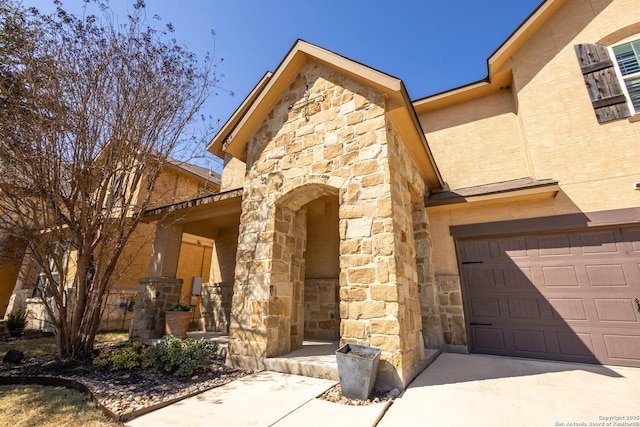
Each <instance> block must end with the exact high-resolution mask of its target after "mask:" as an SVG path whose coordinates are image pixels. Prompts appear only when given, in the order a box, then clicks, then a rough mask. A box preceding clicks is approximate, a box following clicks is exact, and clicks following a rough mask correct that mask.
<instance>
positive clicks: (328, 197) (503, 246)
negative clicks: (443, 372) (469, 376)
mask: <svg viewBox="0 0 640 427" xmlns="http://www.w3.org/2000/svg"><path fill="white" fill-rule="evenodd" d="M637 6H638V5H637V3H636V1H633V0H547V1H545V2H543V3H542V4H541V5H540V6H539V8H538V9H537V10H536V11H535V12H533V14H532V15H531V16H530V17H529V18H528V19H527V20H526V21H525V22H524V23H523V24H522V25H521V26H520V27H519V28H518V29H516V31H515V32H514V33H513V34H512V35H511V36H510V37H509V38H508V39H507V40H506V41H505V42H504V43H503V44H502V45H501V46H500V47H498V49H497V50H496V51H495V53H494V54H493V55H491V57H490V58H489V59H488V73H489V74H488V77H487V78H486V79H485V80H483V81H480V82H477V83H472V84H470V85H467V86H464V87H461V88H457V89H453V90H451V91H448V92H445V93H441V94H437V95H433V96H429V97H426V98H422V99H418V100H416V101H411V99H410V97H409V95H408V93H407V91H406V89H405V87H404V85H403V83H402V81H401V80H399V79H397V78H395V77H392V76H389V75H387V74H384V73H383V72H380V71H377V70H374V69H371V68H369V67H367V66H365V65H362V64H359V63H357V62H355V61H352V60H350V59H348V58H345V57H342V56H340V55H337V54H335V53H332V52H329V51H327V50H324V49H322V48H320V47H317V46H314V45H311V44H309V43H306V42H304V41H298V42H296V43H295V44H294V46H293V47H292V49H291V50H290V51H289V53H288V54H287V55H286V57H285V58H284V59H283V61H282V63H281V64H280V65H279V66H278V68H277V69H276V70H275V71H274V72H273V73H269V74H267V75H265V77H264V78H263V79H262V80H261V81H260V82H259V83H258V85H257V86H256V88H255V89H254V90H253V91H252V93H251V94H250V95H249V96H248V97H247V99H246V100H245V101H244V102H243V103H242V104H241V106H240V107H239V108H238V110H237V111H236V113H235V114H234V115H233V116H232V117H231V119H229V121H228V122H227V123H226V124H225V126H224V127H223V128H222V130H221V131H220V132H219V134H218V135H217V136H216V137H215V138H214V139H213V141H212V142H211V144H210V145H209V147H208V149H209V151H210V152H212V153H213V154H216V155H218V156H220V157H222V158H224V160H225V163H224V169H223V172H222V185H221V193H219V194H214V195H211V196H208V197H205V198H202V199H200V200H194V201H191V202H189V203H187V204H185V203H183V204H175V205H172V206H165V207H163V208H160V209H155V210H151V211H148V212H147V213H146V214H145V215H146V220H147V221H150V222H153V221H160V222H159V224H160V225H159V226H158V230H159V231H158V233H157V235H156V244H155V247H154V254H153V259H154V263H153V266H152V268H151V270H150V277H149V278H147V279H146V282H145V284H144V285H141V291H140V292H141V295H146V297H145V299H144V301H146V302H145V303H144V304H143V303H141V305H140V307H139V308H140V312H139V313H138V314H139V317H138V320H139V322H134V325H133V326H132V330H131V334H132V336H133V337H134V338H136V337H137V338H146V337H151V336H154V334H155V335H156V336H157V334H158V331H159V322H156V323H154V325H155V327H156V329H155V330H153V328H149V327H148V326H149V325H150V324H151V323H149V322H147V323H146V324H145V321H146V320H145V316H150V315H151V314H150V313H153V312H154V310H155V313H156V314H155V315H156V321H158V319H159V317H158V316H157V314H158V313H160V311H161V309H162V308H163V306H162V304H165V303H167V302H168V301H170V300H173V299H175V298H176V296H175V293H174V295H169V294H170V293H171V292H172V291H171V290H170V289H171V286H177V288H178V289H180V286H181V285H180V281H179V280H178V281H176V280H175V279H171V278H172V277H176V270H177V265H178V263H179V256H178V251H177V247H176V246H175V245H174V244H172V243H171V241H172V239H173V241H174V242H176V241H179V237H180V236H181V235H182V234H183V233H188V234H190V235H195V236H202V237H203V238H207V239H211V241H212V242H213V245H214V247H213V252H212V258H211V268H210V271H209V277H208V278H207V277H205V278H204V279H203V281H204V282H205V283H204V284H203V290H202V293H203V306H202V321H203V322H204V323H205V324H206V326H207V328H208V329H217V330H226V329H228V331H229V338H230V341H229V359H228V363H231V364H233V365H235V366H241V367H251V368H261V367H263V366H264V365H263V361H264V358H268V357H272V356H277V355H281V354H285V353H288V352H290V351H292V350H295V349H297V348H300V347H301V346H302V345H303V339H305V338H306V339H308V338H317V339H335V340H337V339H339V340H340V342H341V343H342V344H344V343H358V344H364V345H370V346H374V347H378V348H380V349H382V360H381V364H380V371H379V374H378V384H377V387H378V388H383V389H384V388H392V387H404V386H406V385H407V384H408V383H409V381H411V379H412V378H413V377H414V376H415V375H416V374H417V372H419V371H420V369H421V368H422V367H423V366H424V363H425V362H424V359H425V351H424V349H425V348H431V349H441V350H444V351H459V352H467V351H470V352H475V353H487V354H497V355H510V356H522V357H535V358H545V359H553V360H568V361H578V362H599V363H605V364H614V365H628V366H636V367H637V366H640V312H639V310H640V302H639V301H638V299H639V298H640V268H639V266H640V208H639V206H640V191H639V190H638V186H640V184H637V183H638V182H640V168H639V165H640V67H639V61H640V42H638V41H637V40H640V9H639V8H638V7H637ZM434 66H437V64H436V63H434ZM159 285H162V289H165V290H163V291H162V292H161V297H160V298H159V300H161V301H160V302H158V301H155V302H154V301H153V298H152V296H154V295H160V294H157V293H156V292H157V290H158V289H160V288H159V287H158V286H159ZM145 286H146V288H145ZM163 298H164V299H163ZM139 300H140V298H139ZM154 304H155V306H154ZM154 307H155V308H154ZM142 309H144V310H145V313H146V314H144V313H143V310H142ZM152 323H153V322H152Z"/></svg>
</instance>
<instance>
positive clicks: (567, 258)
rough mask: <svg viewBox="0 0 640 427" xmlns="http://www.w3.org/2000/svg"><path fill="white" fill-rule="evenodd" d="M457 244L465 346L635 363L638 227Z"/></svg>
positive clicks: (638, 360)
mask: <svg viewBox="0 0 640 427" xmlns="http://www.w3.org/2000/svg"><path fill="white" fill-rule="evenodd" d="M457 243H458V259H459V261H460V269H461V273H462V292H463V300H464V306H465V307H464V308H465V317H466V321H467V331H468V334H469V345H470V351H472V352H476V353H486V354H498V355H510V356H521V357H535V358H543V359H553V360H566V361H577V362H591V363H603V364H611V365H623V366H638V367H640V312H639V310H640V302H639V301H638V299H640V228H638V227H633V228H631V227H629V228H615V229H613V228H612V229H600V230H597V231H593V230H589V231H578V232H571V233H554V234H548V235H528V236H517V237H504V238H482V239H465V240H460V241H458V242H457Z"/></svg>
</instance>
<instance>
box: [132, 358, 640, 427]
mask: <svg viewBox="0 0 640 427" xmlns="http://www.w3.org/2000/svg"><path fill="white" fill-rule="evenodd" d="M334 384H335V381H332V380H327V379H318V378H308V377H302V376H298V375H292V374H283V373H275V372H269V371H264V372H259V373H257V374H254V375H250V376H247V377H244V378H241V379H239V380H236V381H234V382H232V383H229V384H227V385H224V386H222V387H219V388H216V389H213V390H209V391H207V392H205V393H202V394H200V395H198V396H194V397H192V398H189V399H185V400H183V401H181V402H178V403H176V404H174V405H171V406H168V407H166V408H162V409H159V410H157V411H155V412H152V413H149V414H147V415H143V416H141V417H139V418H136V419H134V420H131V421H129V422H127V423H126V425H127V426H131V427H143V426H205V425H207V426H210V425H215V426H225V427H233V426H265V427H266V426H278V427H283V426H305V427H314V426H329V425H340V426H342V425H344V426H349V427H365V426H367V427H369V426H375V425H378V426H380V427H397V426H402V427H404V426H409V427H411V426H442V425H446V426H448V427H449V426H511V425H526V426H549V427H559V426H568V425H571V424H569V423H585V424H584V425H590V424H589V423H590V422H591V423H593V424H591V425H598V424H597V423H599V422H602V423H603V424H602V425H603V426H606V425H607V422H612V423H611V424H609V425H610V426H614V425H615V424H614V423H613V421H618V422H627V423H630V424H627V425H629V426H640V419H637V418H636V419H632V418H631V419H628V420H625V419H624V418H623V419H616V418H611V419H607V418H606V417H625V416H627V417H638V416H640V369H638V368H621V367H604V366H597V365H586V364H574V363H561V362H546V361H538V360H531V359H516V358H508V357H494V356H482V355H460V354H447V353H445V354H441V355H440V356H439V357H438V358H437V359H436V360H435V362H433V363H432V364H431V365H430V366H429V367H428V368H427V369H425V370H424V371H423V372H422V373H421V374H420V375H419V376H418V377H417V378H416V379H415V380H414V381H413V382H412V383H411V384H410V386H409V387H408V388H407V390H406V391H405V392H404V393H403V395H402V396H401V397H400V398H398V399H396V400H395V401H394V402H393V404H392V405H390V406H388V404H387V403H380V404H376V405H370V406H346V405H341V404H337V403H330V402H326V401H323V400H319V399H316V397H317V396H318V395H320V394H322V393H323V392H324V391H325V390H327V389H328V388H330V387H331V386H333V385H334ZM631 423H635V424H631ZM575 425H581V424H575ZM619 425H624V424H619Z"/></svg>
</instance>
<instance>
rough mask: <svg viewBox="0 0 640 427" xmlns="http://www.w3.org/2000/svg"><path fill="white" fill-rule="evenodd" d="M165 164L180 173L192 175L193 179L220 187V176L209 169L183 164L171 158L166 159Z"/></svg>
mask: <svg viewBox="0 0 640 427" xmlns="http://www.w3.org/2000/svg"><path fill="white" fill-rule="evenodd" d="M167 164H169V165H170V166H173V167H175V168H177V169H180V170H181V171H182V172H185V173H187V174H189V175H192V176H193V177H195V178H198V179H202V180H205V181H209V182H212V183H213V184H217V185H220V174H219V173H217V172H213V171H212V170H210V169H207V168H204V167H202V166H198V165H194V164H193V163H187V162H183V161H182V160H178V159H174V158H173V157H167Z"/></svg>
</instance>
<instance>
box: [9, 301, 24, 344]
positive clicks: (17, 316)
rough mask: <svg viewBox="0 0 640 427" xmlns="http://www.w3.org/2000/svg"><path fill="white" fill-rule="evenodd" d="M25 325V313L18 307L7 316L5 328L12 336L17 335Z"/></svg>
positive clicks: (20, 333)
mask: <svg viewBox="0 0 640 427" xmlns="http://www.w3.org/2000/svg"><path fill="white" fill-rule="evenodd" d="M25 326H27V313H26V312H25V311H24V310H23V309H21V308H19V309H18V310H16V311H14V312H12V313H9V315H8V316H7V329H8V330H9V334H11V336H12V337H19V336H20V335H22V332H23V331H24V327H25Z"/></svg>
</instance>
